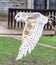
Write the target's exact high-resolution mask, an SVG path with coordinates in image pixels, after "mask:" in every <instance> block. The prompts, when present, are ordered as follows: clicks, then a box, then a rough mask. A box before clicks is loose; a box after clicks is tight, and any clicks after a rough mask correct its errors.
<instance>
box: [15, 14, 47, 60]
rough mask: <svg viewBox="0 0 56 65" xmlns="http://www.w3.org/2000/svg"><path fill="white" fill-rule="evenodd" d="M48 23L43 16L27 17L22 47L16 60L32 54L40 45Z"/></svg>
mask: <svg viewBox="0 0 56 65" xmlns="http://www.w3.org/2000/svg"><path fill="white" fill-rule="evenodd" d="M47 22H48V18H47V17H45V16H44V15H42V14H33V15H31V16H28V17H27V19H26V24H25V27H24V30H23V34H22V45H21V46H20V48H19V53H18V56H17V58H16V60H19V59H21V58H22V57H23V56H26V54H27V53H31V51H32V50H33V49H34V47H35V46H36V44H37V43H38V41H39V38H40V37H41V35H42V30H43V27H44V25H45V24H46V23H47Z"/></svg>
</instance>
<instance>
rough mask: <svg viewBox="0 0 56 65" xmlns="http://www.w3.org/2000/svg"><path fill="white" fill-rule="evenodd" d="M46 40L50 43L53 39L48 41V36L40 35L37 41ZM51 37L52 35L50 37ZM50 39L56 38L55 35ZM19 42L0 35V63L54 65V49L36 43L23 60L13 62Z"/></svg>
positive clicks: (1, 64) (3, 64)
mask: <svg viewBox="0 0 56 65" xmlns="http://www.w3.org/2000/svg"><path fill="white" fill-rule="evenodd" d="M44 38H45V40H46V39H47V41H46V42H48V43H49V44H50V45H53V44H52V43H51V42H53V43H54V44H55V41H53V40H51V41H48V40H49V39H50V38H49V37H44V36H43V37H41V39H40V41H39V42H44V43H45V40H44ZM51 38H52V37H51ZM52 39H55V40H56V37H53V38H52ZM20 45H21V42H20V41H18V40H16V39H14V38H9V37H0V65H56V50H55V49H50V48H46V47H42V46H39V45H37V46H36V47H35V49H34V50H33V51H32V53H30V54H27V56H26V57H24V58H23V59H22V60H25V61H24V62H16V63H14V62H13V59H15V58H16V56H17V53H18V49H19V46H20Z"/></svg>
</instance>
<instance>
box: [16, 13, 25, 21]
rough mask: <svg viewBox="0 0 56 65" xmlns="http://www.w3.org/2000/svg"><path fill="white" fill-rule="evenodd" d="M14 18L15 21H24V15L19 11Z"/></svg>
mask: <svg viewBox="0 0 56 65" xmlns="http://www.w3.org/2000/svg"><path fill="white" fill-rule="evenodd" d="M15 20H16V22H25V18H24V16H23V15H22V13H21V12H19V13H17V14H16V16H15Z"/></svg>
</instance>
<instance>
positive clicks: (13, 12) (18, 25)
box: [8, 8, 56, 30]
mask: <svg viewBox="0 0 56 65" xmlns="http://www.w3.org/2000/svg"><path fill="white" fill-rule="evenodd" d="M18 12H40V13H42V14H43V15H45V16H48V15H49V16H50V17H51V18H53V20H54V21H53V25H50V24H49V23H47V24H46V25H45V26H44V29H45V30H52V29H53V26H54V27H55V25H56V18H55V17H54V16H56V10H46V9H16V8H15V9H11V8H9V10H8V28H23V27H24V25H25V23H22V22H20V23H19V22H18V23H17V22H16V21H15V19H14V17H15V15H16V14H17V13H18Z"/></svg>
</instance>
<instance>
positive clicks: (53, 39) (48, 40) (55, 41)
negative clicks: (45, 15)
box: [39, 36, 56, 46]
mask: <svg viewBox="0 0 56 65" xmlns="http://www.w3.org/2000/svg"><path fill="white" fill-rule="evenodd" d="M39 43H43V44H48V45H53V46H56V36H42V37H41V38H40V40H39Z"/></svg>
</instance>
